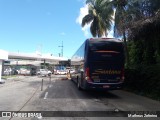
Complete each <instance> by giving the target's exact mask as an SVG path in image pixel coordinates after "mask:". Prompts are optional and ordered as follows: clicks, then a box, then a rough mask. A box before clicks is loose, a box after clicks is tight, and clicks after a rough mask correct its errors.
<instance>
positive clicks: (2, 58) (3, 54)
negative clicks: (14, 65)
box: [0, 50, 8, 83]
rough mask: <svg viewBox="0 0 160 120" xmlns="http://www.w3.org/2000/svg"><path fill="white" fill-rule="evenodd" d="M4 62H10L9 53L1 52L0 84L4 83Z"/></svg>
mask: <svg viewBox="0 0 160 120" xmlns="http://www.w3.org/2000/svg"><path fill="white" fill-rule="evenodd" d="M3 60H8V52H6V51H4V50H0V83H3V81H2V79H1V76H2V65H3Z"/></svg>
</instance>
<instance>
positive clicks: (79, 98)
mask: <svg viewBox="0 0 160 120" xmlns="http://www.w3.org/2000/svg"><path fill="white" fill-rule="evenodd" d="M42 79H43V90H42V87H41V85H42ZM0 95H1V97H0V111H70V112H72V114H77V113H78V114H80V115H82V116H83V114H84V112H83V111H90V114H91V115H90V116H83V117H80V116H77V117H63V116H62V117H61V116H59V117H38V118H37V117H35V118H23V119H26V120H28V119H29V120H38V119H46V120H48V119H49V120H52V119H58V120H72V119H73V120H92V119H93V120H110V119H111V120H112V119H114V120H130V119H131V120H134V119H137V118H127V117H116V116H115V117H96V116H97V115H98V112H97V113H96V112H91V111H117V112H119V111H160V102H158V101H154V100H151V99H148V98H146V97H142V96H139V95H135V94H133V93H130V92H127V91H123V90H116V91H109V92H96V91H79V90H78V89H77V87H76V85H75V83H74V82H72V81H71V80H67V79H66V76H63V75H61V76H58V75H52V78H51V80H50V78H48V77H37V76H33V77H30V76H20V77H19V78H14V79H11V80H7V81H6V83H5V84H0ZM74 111H75V113H74ZM96 114H97V115H96ZM60 115H64V113H63V114H62V113H60ZM1 119H2V120H20V119H22V118H18V117H15V118H0V120H1ZM141 119H142V118H141ZM150 119H151V120H158V118H147V120H150Z"/></svg>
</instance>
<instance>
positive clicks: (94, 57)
mask: <svg viewBox="0 0 160 120" xmlns="http://www.w3.org/2000/svg"><path fill="white" fill-rule="evenodd" d="M124 62H125V55H124V44H123V42H122V41H120V40H119V39H116V38H89V39H87V40H85V42H84V43H83V44H82V45H81V46H80V48H79V49H78V50H77V51H76V53H75V54H74V55H73V56H72V58H71V66H72V68H74V69H75V72H74V73H71V74H70V77H71V80H73V81H75V82H76V84H77V87H78V89H79V90H81V89H84V90H88V89H90V90H117V89H121V88H122V87H123V83H124Z"/></svg>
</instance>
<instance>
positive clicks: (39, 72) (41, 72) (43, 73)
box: [37, 69, 52, 76]
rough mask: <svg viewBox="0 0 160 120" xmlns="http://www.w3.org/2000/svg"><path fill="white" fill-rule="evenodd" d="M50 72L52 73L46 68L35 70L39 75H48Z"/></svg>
mask: <svg viewBox="0 0 160 120" xmlns="http://www.w3.org/2000/svg"><path fill="white" fill-rule="evenodd" d="M51 74H52V72H51V71H50V70H47V69H39V70H38V71H37V75H41V76H50V75H51Z"/></svg>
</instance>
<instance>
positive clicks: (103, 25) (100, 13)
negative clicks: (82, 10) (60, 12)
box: [82, 0, 114, 37]
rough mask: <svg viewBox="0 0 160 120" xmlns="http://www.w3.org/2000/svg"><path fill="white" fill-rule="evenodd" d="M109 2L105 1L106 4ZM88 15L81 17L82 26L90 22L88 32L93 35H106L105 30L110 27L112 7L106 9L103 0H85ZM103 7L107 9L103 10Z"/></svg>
mask: <svg viewBox="0 0 160 120" xmlns="http://www.w3.org/2000/svg"><path fill="white" fill-rule="evenodd" d="M107 3H109V2H106V4H107ZM86 4H88V15H86V16H85V17H84V18H83V19H82V27H84V26H85V25H86V24H89V23H91V26H90V32H91V34H92V36H93V37H97V36H98V37H101V36H103V35H107V31H108V30H110V29H111V24H112V20H113V18H112V16H111V15H112V14H113V12H114V11H113V10H112V9H106V8H105V7H104V4H103V0H87V1H86ZM104 9H106V10H107V11H105V12H104Z"/></svg>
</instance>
